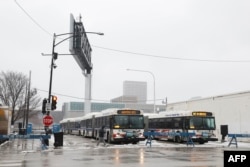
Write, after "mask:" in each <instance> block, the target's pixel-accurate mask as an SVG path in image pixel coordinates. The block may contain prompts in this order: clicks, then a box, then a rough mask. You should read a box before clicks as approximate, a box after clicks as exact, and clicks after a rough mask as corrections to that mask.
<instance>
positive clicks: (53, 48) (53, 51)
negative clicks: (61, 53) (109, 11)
mask: <svg viewBox="0 0 250 167" xmlns="http://www.w3.org/2000/svg"><path fill="white" fill-rule="evenodd" d="M83 33H85V34H86V33H90V34H96V35H104V33H100V32H83ZM64 35H71V36H69V37H67V38H64V39H62V40H61V41H59V42H58V43H56V38H57V37H59V36H64ZM74 36H75V35H74V33H63V34H58V35H56V34H55V33H54V35H53V45H52V56H51V65H50V82H49V95H48V103H49V104H50V102H51V89H52V79H53V69H54V68H55V64H54V62H55V60H56V59H57V55H58V54H57V53H55V47H56V46H57V45H59V44H61V43H62V42H64V41H66V40H68V39H70V38H73V37H74ZM50 110H51V109H49V111H47V115H49V114H50Z"/></svg>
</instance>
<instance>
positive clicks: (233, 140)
mask: <svg viewBox="0 0 250 167" xmlns="http://www.w3.org/2000/svg"><path fill="white" fill-rule="evenodd" d="M228 137H231V140H230V142H229V144H228V147H230V146H231V145H232V144H234V145H235V146H236V148H237V147H238V143H237V137H242V138H243V137H244V138H249V137H250V134H228Z"/></svg>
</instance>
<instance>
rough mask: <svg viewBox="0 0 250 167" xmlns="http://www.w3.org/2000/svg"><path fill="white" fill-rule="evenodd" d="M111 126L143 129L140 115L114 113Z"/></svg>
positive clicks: (142, 120)
mask: <svg viewBox="0 0 250 167" xmlns="http://www.w3.org/2000/svg"><path fill="white" fill-rule="evenodd" d="M113 127H114V128H117V129H143V128H144V119H143V116H142V115H115V116H114V122H113Z"/></svg>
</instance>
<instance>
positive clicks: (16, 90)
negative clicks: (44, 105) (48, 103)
mask: <svg viewBox="0 0 250 167" xmlns="http://www.w3.org/2000/svg"><path fill="white" fill-rule="evenodd" d="M27 83H28V78H27V77H26V76H25V75H24V74H22V73H18V72H13V71H8V72H1V73H0V101H1V102H2V103H3V104H4V105H7V106H9V107H11V111H12V118H11V124H12V125H14V123H15V121H16V120H18V119H20V118H22V117H23V115H24V111H25V110H26V109H27V108H26V106H27V99H28V100H29V111H30V112H29V117H30V116H31V115H34V114H36V113H37V112H38V111H35V109H36V108H37V107H38V106H39V104H40V102H41V99H40V97H38V95H37V90H36V89H34V88H33V89H31V91H30V97H29V98H27V93H26V92H27Z"/></svg>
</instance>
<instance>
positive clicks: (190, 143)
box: [144, 131, 195, 147]
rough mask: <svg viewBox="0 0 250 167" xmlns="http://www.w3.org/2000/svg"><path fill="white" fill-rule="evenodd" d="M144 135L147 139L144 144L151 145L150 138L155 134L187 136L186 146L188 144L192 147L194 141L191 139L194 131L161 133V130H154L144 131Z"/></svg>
mask: <svg viewBox="0 0 250 167" xmlns="http://www.w3.org/2000/svg"><path fill="white" fill-rule="evenodd" d="M144 136H145V137H147V138H148V139H147V141H146V145H147V144H150V147H151V143H152V139H153V138H154V137H155V136H172V137H173V136H181V137H187V146H188V145H193V147H194V142H193V140H192V136H195V133H193V132H191V133H190V132H165V133H161V132H155V131H148V132H144Z"/></svg>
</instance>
